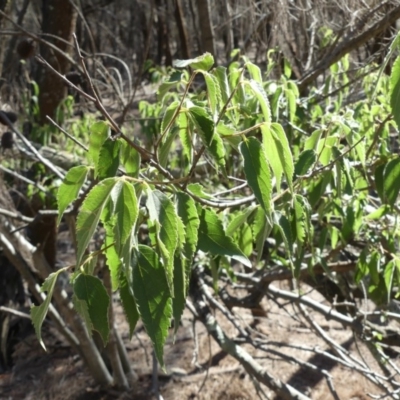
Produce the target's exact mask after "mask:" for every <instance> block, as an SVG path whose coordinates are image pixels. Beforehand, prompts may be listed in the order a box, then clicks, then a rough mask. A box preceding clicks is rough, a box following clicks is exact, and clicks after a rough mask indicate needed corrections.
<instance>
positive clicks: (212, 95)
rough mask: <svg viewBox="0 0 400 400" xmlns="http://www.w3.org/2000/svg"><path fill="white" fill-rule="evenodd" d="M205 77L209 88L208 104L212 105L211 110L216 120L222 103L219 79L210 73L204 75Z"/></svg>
mask: <svg viewBox="0 0 400 400" xmlns="http://www.w3.org/2000/svg"><path fill="white" fill-rule="evenodd" d="M203 75H204V79H205V81H206V86H207V97H208V103H209V104H210V110H211V113H212V115H213V117H214V119H215V118H216V117H217V112H218V109H219V106H220V103H221V89H220V87H219V82H218V79H217V78H216V77H215V76H214V75H211V74H209V73H204V74H203Z"/></svg>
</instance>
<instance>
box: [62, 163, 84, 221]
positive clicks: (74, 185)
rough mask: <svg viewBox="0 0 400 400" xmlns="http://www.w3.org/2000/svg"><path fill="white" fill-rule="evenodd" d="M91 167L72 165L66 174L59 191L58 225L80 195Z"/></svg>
mask: <svg viewBox="0 0 400 400" xmlns="http://www.w3.org/2000/svg"><path fill="white" fill-rule="evenodd" d="M88 171H89V168H88V167H87V166H85V165H78V166H76V167H72V168H71V169H70V170H69V171H68V172H67V175H65V178H64V181H63V183H62V184H61V185H60V188H59V189H58V193H57V203H58V218H57V225H59V224H60V222H61V219H62V216H63V214H64V211H65V210H66V209H67V207H68V206H69V205H70V204H71V203H72V202H73V201H74V200H76V198H77V197H78V194H79V191H80V190H81V188H82V186H83V184H84V183H85V181H86V177H87V174H88Z"/></svg>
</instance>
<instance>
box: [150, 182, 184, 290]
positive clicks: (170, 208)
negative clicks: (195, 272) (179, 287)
mask: <svg viewBox="0 0 400 400" xmlns="http://www.w3.org/2000/svg"><path fill="white" fill-rule="evenodd" d="M146 206H147V208H148V210H149V215H150V219H151V220H152V221H153V222H154V223H155V228H156V235H157V245H158V248H159V250H160V255H161V258H162V260H163V262H164V267H165V273H166V277H167V281H168V286H169V288H170V290H171V296H172V297H174V284H173V277H174V254H175V250H176V248H177V245H178V239H179V236H178V216H177V214H176V211H175V207H174V205H173V204H172V202H171V200H170V199H169V198H168V197H167V196H166V195H165V194H164V193H162V192H160V191H159V190H154V191H150V190H149V191H148V197H147V202H146Z"/></svg>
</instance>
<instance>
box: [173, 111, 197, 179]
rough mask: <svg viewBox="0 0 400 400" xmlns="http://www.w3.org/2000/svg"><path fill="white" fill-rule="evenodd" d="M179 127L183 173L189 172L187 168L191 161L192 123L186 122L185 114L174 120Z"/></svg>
mask: <svg viewBox="0 0 400 400" xmlns="http://www.w3.org/2000/svg"><path fill="white" fill-rule="evenodd" d="M176 122H177V125H178V127H179V138H180V140H181V143H182V163H181V164H182V170H183V173H185V174H187V173H188V172H189V166H190V165H191V164H192V161H193V151H192V127H193V123H192V122H191V121H189V120H188V117H187V115H186V113H180V114H179V115H178V118H177V119H176Z"/></svg>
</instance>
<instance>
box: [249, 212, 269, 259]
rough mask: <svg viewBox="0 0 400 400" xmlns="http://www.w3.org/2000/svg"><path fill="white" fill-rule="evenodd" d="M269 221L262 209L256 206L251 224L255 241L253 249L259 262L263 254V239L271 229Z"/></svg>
mask: <svg viewBox="0 0 400 400" xmlns="http://www.w3.org/2000/svg"><path fill="white" fill-rule="evenodd" d="M271 228H272V226H271V223H269V222H268V220H267V217H266V215H265V212H264V210H263V209H262V208H261V207H260V206H257V209H256V211H255V215H254V220H253V223H252V225H251V229H252V232H253V240H254V241H255V243H256V246H255V250H256V252H257V263H258V262H260V260H261V257H262V255H263V250H264V246H265V241H266V239H267V236H268V234H269V233H270V231H271Z"/></svg>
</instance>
